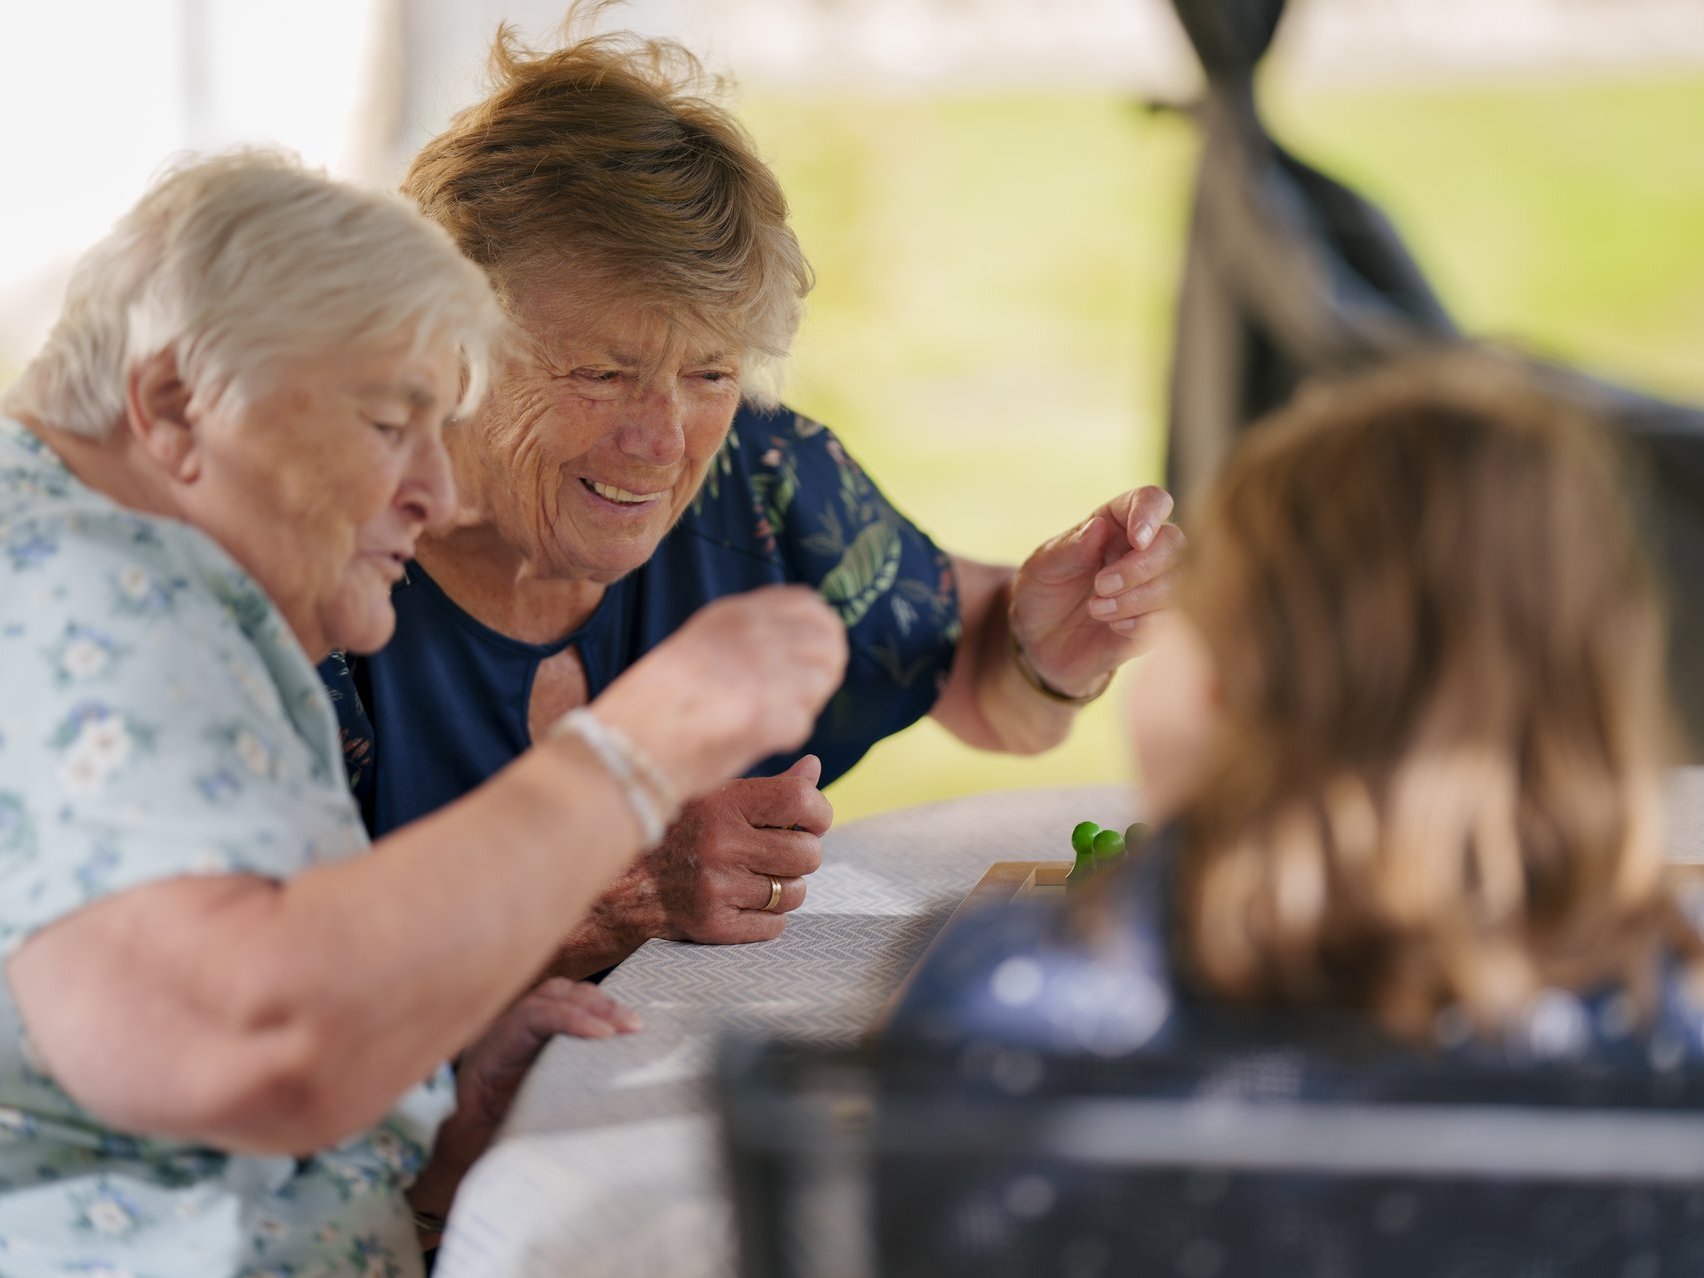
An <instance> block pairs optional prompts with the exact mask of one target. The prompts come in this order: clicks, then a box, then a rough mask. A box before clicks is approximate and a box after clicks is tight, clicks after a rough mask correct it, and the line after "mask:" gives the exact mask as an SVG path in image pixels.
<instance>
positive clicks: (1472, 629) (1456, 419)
mask: <svg viewBox="0 0 1704 1278" xmlns="http://www.w3.org/2000/svg"><path fill="white" fill-rule="evenodd" d="M1626 482H1627V481H1626V478H1625V477H1624V476H1623V475H1622V474H1621V472H1620V470H1619V468H1618V466H1617V463H1616V461H1615V458H1614V456H1613V454H1612V452H1611V445H1610V443H1609V441H1608V440H1607V438H1606V433H1605V432H1604V431H1603V430H1602V429H1601V428H1600V427H1598V426H1597V425H1596V424H1595V423H1593V422H1591V421H1589V420H1583V419H1581V417H1580V416H1579V415H1578V414H1577V411H1576V410H1573V409H1571V408H1570V407H1568V406H1567V405H1565V404H1564V403H1561V402H1558V401H1556V400H1554V399H1552V398H1550V397H1549V396H1547V395H1546V394H1545V393H1544V392H1543V391H1542V390H1541V389H1539V388H1538V387H1537V386H1536V385H1535V383H1534V382H1533V381H1532V380H1531V378H1530V377H1529V376H1528V375H1527V374H1524V373H1523V372H1521V371H1520V370H1519V369H1518V368H1516V367H1514V366H1513V365H1512V364H1505V363H1504V362H1502V361H1500V360H1494V359H1490V358H1486V357H1468V356H1460V355H1457V356H1449V357H1444V358H1441V359H1431V360H1427V361H1424V362H1422V363H1420V364H1418V365H1414V366H1409V367H1406V368H1401V369H1396V370H1390V371H1386V372H1383V373H1380V374H1377V375H1374V376H1372V377H1369V378H1366V379H1363V380H1360V381H1357V382H1352V383H1346V384H1342V385H1338V386H1334V387H1326V388H1322V389H1315V390H1312V391H1310V392H1307V393H1305V394H1304V395H1303V396H1302V397H1300V398H1299V399H1298V401H1297V402H1296V403H1295V404H1294V405H1292V406H1291V407H1290V408H1288V409H1287V410H1285V411H1284V412H1282V413H1280V414H1278V415H1277V416H1276V417H1275V418H1274V419H1273V420H1271V421H1269V422H1267V423H1265V424H1263V425H1262V426H1261V427H1259V428H1258V429H1256V430H1254V431H1253V432H1251V434H1250V435H1249V437H1248V439H1247V442H1246V443H1245V444H1244V445H1243V446H1242V447H1241V448H1240V449H1239V450H1238V451H1237V452H1236V454H1235V455H1234V456H1233V458H1232V459H1231V460H1230V461H1229V463H1228V464H1227V466H1226V468H1225V470H1224V471H1223V473H1222V474H1221V475H1220V477H1219V479H1218V482H1217V484H1216V485H1215V486H1214V488H1213V491H1212V492H1211V493H1210V494H1209V495H1208V497H1207V500H1206V501H1205V503H1204V504H1203V505H1202V506H1201V508H1200V509H1199V511H1198V512H1197V514H1198V521H1197V522H1196V524H1195V526H1194V528H1193V529H1192V533H1191V547H1190V557H1189V560H1188V562H1187V566H1186V568H1185V570H1184V576H1183V580H1182V585H1181V590H1180V595H1179V602H1178V605H1177V606H1176V607H1175V608H1174V609H1173V610H1172V611H1171V612H1169V613H1167V614H1163V615H1162V616H1161V617H1158V618H1156V619H1155V620H1154V621H1153V623H1152V624H1153V627H1154V629H1153V648H1152V651H1151V653H1150V655H1149V656H1148V657H1147V658H1146V659H1145V661H1144V662H1143V664H1142V666H1141V668H1140V669H1139V672H1138V673H1137V675H1136V677H1135V680H1136V682H1137V683H1139V684H1140V685H1141V687H1140V688H1133V689H1132V691H1131V698H1130V703H1129V704H1130V731H1131V735H1132V738H1133V740H1134V744H1135V747H1136V753H1137V756H1138V759H1139V762H1140V766H1141V771H1142V778H1143V782H1144V795H1145V801H1146V804H1147V809H1148V817H1149V820H1150V822H1151V823H1152V824H1153V825H1154V827H1155V828H1156V829H1157V830H1159V831H1160V833H1159V834H1158V835H1156V837H1155V838H1154V839H1153V840H1152V841H1151V843H1150V845H1149V847H1148V849H1147V850H1146V851H1145V852H1143V853H1140V854H1137V855H1136V856H1133V857H1132V858H1131V860H1130V862H1129V863H1128V864H1127V865H1126V866H1125V867H1124V868H1122V869H1121V870H1119V871H1116V872H1110V873H1108V874H1106V875H1104V876H1103V878H1102V879H1101V880H1098V881H1097V882H1096V883H1094V884H1092V885H1091V886H1090V888H1089V889H1088V890H1086V891H1083V892H1078V893H1076V894H1074V895H1073V897H1072V898H1071V900H1070V902H1069V903H1068V904H1067V905H1066V906H1064V907H1063V908H1051V909H1050V908H1047V907H1044V906H1039V905H1036V906H1024V905H1020V906H1014V907H1012V908H1010V909H1007V910H1002V911H997V912H994V913H991V914H989V915H986V916H983V917H980V918H977V919H973V920H971V921H969V923H968V925H967V926H965V927H963V928H961V929H957V930H955V933H954V935H952V936H950V937H948V938H946V939H945V940H944V941H943V943H942V945H941V946H940V947H938V948H937V950H936V951H935V953H934V954H933V955H932V957H931V959H930V961H929V962H928V963H927V964H926V965H925V968H924V970H923V972H921V973H920V974H919V979H918V980H917V982H916V983H915V985H914V987H913V989H912V990H911V992H910V993H909V995H908V997H907V999H906V1001H905V1003H904V1006H903V1007H902V1008H901V1009H900V1010H899V1013H898V1015H897V1016H896V1019H895V1033H897V1034H900V1035H906V1036H918V1037H921V1038H924V1039H927V1040H933V1041H937V1042H962V1041H966V1040H969V1039H972V1038H989V1039H995V1040H1000V1041H1006V1042H1019V1043H1026V1044H1033V1045H1037V1046H1048V1047H1054V1048H1059V1049H1063V1050H1076V1049H1087V1050H1091V1051H1095V1052H1100V1053H1121V1052H1128V1051H1134V1050H1137V1049H1140V1048H1143V1047H1144V1046H1155V1045H1158V1044H1161V1043H1167V1044H1169V1045H1175V1044H1176V1043H1178V1042H1179V1041H1187V1036H1188V1035H1190V1034H1191V1033H1192V1027H1195V1026H1198V1025H1199V1024H1200V1017H1199V1015H1198V1014H1199V1013H1200V1012H1201V1011H1202V1010H1203V1009H1216V1010H1217V1011H1222V1010H1223V1008H1224V1006H1225V1005H1226V1004H1238V1005H1248V1006H1251V1007H1262V1008H1274V1007H1291V1008H1307V1009H1329V1010H1331V1011H1333V1012H1339V1013H1341V1012H1347V1013H1349V1014H1350V1015H1349V1020H1350V1021H1351V1023H1354V1024H1357V1025H1364V1026H1366V1027H1369V1028H1378V1029H1382V1030H1383V1031H1385V1032H1387V1033H1388V1034H1389V1035H1392V1036H1395V1037H1396V1038H1397V1039H1398V1040H1401V1041H1406V1042H1408V1043H1410V1044H1413V1045H1416V1046H1419V1045H1437V1046H1442V1047H1444V1048H1446V1049H1460V1050H1464V1051H1468V1052H1482V1051H1484V1050H1487V1049H1488V1050H1490V1051H1492V1052H1493V1053H1494V1054H1495V1055H1496V1056H1497V1057H1499V1058H1531V1057H1533V1056H1537V1057H1558V1056H1560V1057H1568V1056H1575V1055H1582V1054H1586V1053H1602V1052H1606V1051H1607V1052H1611V1053H1615V1054H1618V1055H1621V1056H1626V1054H1628V1053H1636V1054H1637V1056H1638V1058H1639V1059H1642V1060H1648V1061H1649V1063H1651V1064H1652V1065H1654V1066H1656V1067H1658V1068H1674V1067H1676V1066H1678V1065H1679V1064H1680V1063H1681V1062H1682V1060H1683V1059H1687V1058H1693V1059H1696V1058H1697V1057H1698V1056H1699V1055H1701V1054H1704V1049H1701V1047H1700V1033H1699V1030H1700V1026H1701V1025H1704V1018H1701V1016H1700V1012H1699V1008H1698V1005H1697V1004H1695V1003H1694V1001H1693V997H1692V991H1691V983H1692V979H1693V973H1694V972H1695V971H1696V970H1697V968H1698V963H1699V956H1700V954H1701V953H1704V947H1701V945H1700V942H1699V940H1698V937H1697V934H1696V933H1695V932H1694V930H1693V928H1692V927H1691V926H1690V925H1689V924H1688V923H1687V922H1686V921H1685V919H1684V917H1683V915H1682V914H1681V913H1680V911H1679V910H1678V909H1677V908H1676V906H1675V905H1674V903H1673V901H1672V900H1671V897H1670V894H1669V891H1668V889H1667V886H1666V883H1665V877H1664V866H1663V855H1664V848H1663V832H1662V822H1661V816H1662V813H1661V783H1662V768H1663V766H1664V762H1665V759H1666V757H1667V756H1668V746H1669V728H1668V724H1667V721H1666V715H1665V704H1664V698H1665V690H1664V659H1665V654H1664V625H1663V616H1662V613H1661V610H1660V608H1659V606H1658V602H1657V598H1656V592H1655V586H1654V582H1653V576H1652V572H1651V570H1650V568H1649V566H1648V565H1647V563H1646V562H1645V560H1644V558H1643V556H1642V554H1641V550H1640V547H1639V544H1638V541H1637V538H1636V535H1635V531H1634V528H1633V524H1632V519H1631V517H1630V514H1629V510H1628V504H1627V501H1626V499H1625V497H1624V489H1625V487H1626ZM1085 815H1092V814H1085ZM1180 1036H1181V1037H1180Z"/></svg>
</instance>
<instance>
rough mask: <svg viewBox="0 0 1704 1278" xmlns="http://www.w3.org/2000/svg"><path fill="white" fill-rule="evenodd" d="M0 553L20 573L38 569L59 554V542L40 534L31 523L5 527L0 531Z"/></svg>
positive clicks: (42, 533) (39, 530) (38, 529)
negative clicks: (1, 552) (2, 553)
mask: <svg viewBox="0 0 1704 1278" xmlns="http://www.w3.org/2000/svg"><path fill="white" fill-rule="evenodd" d="M0 551H4V552H5V554H6V558H7V559H8V560H10V561H11V564H12V567H14V568H16V569H18V570H19V571H20V572H22V571H24V570H25V569H29V568H39V567H41V565H42V564H44V563H46V562H47V561H48V560H49V559H51V558H53V556H54V555H56V554H58V553H59V542H58V541H56V540H55V539H54V538H52V537H49V536H48V535H47V534H46V533H44V532H42V531H41V529H40V528H38V527H36V525H35V524H34V523H32V522H29V521H25V522H24V523H22V524H18V525H7V526H6V527H5V528H4V529H0Z"/></svg>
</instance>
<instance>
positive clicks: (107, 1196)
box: [71, 1181, 150, 1238]
mask: <svg viewBox="0 0 1704 1278" xmlns="http://www.w3.org/2000/svg"><path fill="white" fill-rule="evenodd" d="M71 1206H72V1207H74V1208H76V1210H77V1215H76V1216H74V1217H73V1218H72V1220H71V1228H72V1230H73V1231H74V1232H76V1233H79V1234H93V1235H95V1236H96V1237H99V1238H128V1237H130V1235H132V1234H134V1233H135V1232H136V1231H137V1230H139V1229H142V1228H144V1227H145V1226H147V1225H148V1224H149V1223H150V1222H149V1220H148V1218H147V1217H146V1216H145V1215H144V1214H143V1212H142V1208H141V1207H140V1206H138V1205H137V1203H136V1200H135V1199H133V1198H131V1197H130V1195H128V1194H126V1193H124V1192H123V1191H122V1190H120V1189H118V1188H117V1187H115V1186H113V1185H111V1184H107V1183H105V1182H99V1181H98V1182H96V1188H95V1191H94V1192H93V1193H92V1194H72V1195H71Z"/></svg>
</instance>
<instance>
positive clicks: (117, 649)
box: [42, 621, 129, 688]
mask: <svg viewBox="0 0 1704 1278" xmlns="http://www.w3.org/2000/svg"><path fill="white" fill-rule="evenodd" d="M128 651H129V649H127V648H126V647H125V646H124V645H123V644H121V643H119V642H118V640H116V639H114V638H113V637H112V636H111V635H109V634H105V633H103V632H101V631H99V630H95V629H92V628H91V627H89V626H84V625H79V624H78V623H77V622H75V621H68V622H66V623H65V630H64V631H63V633H61V634H60V636H59V639H58V641H57V642H55V643H54V644H52V645H51V646H50V647H48V648H47V649H45V650H44V651H43V653H42V655H43V656H44V657H46V658H47V659H48V661H50V662H51V663H52V664H53V681H54V683H56V684H57V685H58V686H60V687H61V688H64V687H68V686H69V685H71V684H73V683H79V682H85V681H88V680H92V679H98V678H100V677H101V676H102V675H104V674H107V673H109V672H110V671H111V670H112V668H113V665H114V663H116V662H117V661H118V659H119V658H120V657H122V656H123V655H124V654H125V653H126V652H128Z"/></svg>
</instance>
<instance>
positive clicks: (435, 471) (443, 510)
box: [398, 431, 456, 528]
mask: <svg viewBox="0 0 1704 1278" xmlns="http://www.w3.org/2000/svg"><path fill="white" fill-rule="evenodd" d="M398 500H399V502H400V503H401V505H402V507H403V509H404V511H405V512H406V513H407V514H408V515H409V517H410V518H411V519H413V520H415V521H417V522H418V523H419V524H420V525H421V526H422V527H424V528H433V527H436V526H438V525H439V524H443V523H446V522H448V520H449V518H450V516H451V515H453V514H454V513H455V509H456V480H455V472H454V470H453V469H452V467H451V465H450V451H449V449H448V448H446V447H445V446H444V437H443V435H442V434H440V433H439V432H437V431H429V432H427V433H426V435H425V437H424V438H423V439H422V440H421V442H420V444H419V445H418V446H417V447H416V448H415V450H414V458H413V461H412V464H411V465H410V466H409V469H408V473H407V474H406V475H404V476H403V482H402V490H401V492H400V493H399V494H398Z"/></svg>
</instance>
